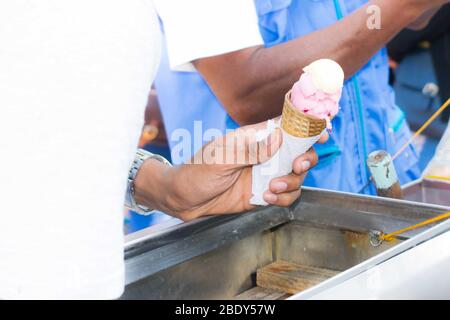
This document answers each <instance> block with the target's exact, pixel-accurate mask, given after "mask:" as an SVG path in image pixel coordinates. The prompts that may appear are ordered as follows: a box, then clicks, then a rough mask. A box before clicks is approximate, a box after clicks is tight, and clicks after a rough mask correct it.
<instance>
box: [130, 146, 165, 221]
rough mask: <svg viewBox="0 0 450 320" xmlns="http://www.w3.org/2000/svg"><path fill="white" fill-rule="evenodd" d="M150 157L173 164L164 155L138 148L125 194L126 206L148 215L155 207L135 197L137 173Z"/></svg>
mask: <svg viewBox="0 0 450 320" xmlns="http://www.w3.org/2000/svg"><path fill="white" fill-rule="evenodd" d="M148 159H155V160H158V161H160V162H162V163H164V164H166V165H168V166H172V164H171V163H170V162H169V161H168V160H167V159H166V158H164V157H162V156H160V155H158V154H153V153H151V152H148V151H146V150H144V149H138V150H137V151H136V155H135V157H134V161H133V164H132V165H131V168H130V171H129V173H128V181H127V193H126V196H125V206H126V207H127V208H129V209H131V210H133V211H134V212H136V213H138V214H140V215H144V216H148V215H150V214H152V213H153V211H154V209H151V208H147V207H145V206H142V205H140V204H138V203H137V202H136V200H135V199H134V179H135V178H136V176H137V173H138V171H139V169H140V168H141V166H142V164H143V163H144V161H145V160H148Z"/></svg>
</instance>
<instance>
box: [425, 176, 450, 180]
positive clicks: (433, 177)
mask: <svg viewBox="0 0 450 320" xmlns="http://www.w3.org/2000/svg"><path fill="white" fill-rule="evenodd" d="M424 178H425V179H432V180H446V181H450V177H443V176H425V177H424Z"/></svg>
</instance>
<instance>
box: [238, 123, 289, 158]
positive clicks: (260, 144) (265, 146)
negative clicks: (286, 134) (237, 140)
mask: <svg viewBox="0 0 450 320" xmlns="http://www.w3.org/2000/svg"><path fill="white" fill-rule="evenodd" d="M252 140H253V141H252ZM282 140H283V135H282V134H281V130H280V129H279V128H277V129H275V130H274V131H273V132H272V133H270V134H269V136H267V137H266V138H265V139H264V140H261V141H256V140H255V139H246V140H245V148H244V150H243V152H245V155H246V157H245V158H246V159H247V165H254V164H259V163H263V162H266V161H267V160H269V159H270V158H272V157H273V156H274V155H275V153H276V152H277V151H278V149H279V148H280V146H281V143H282Z"/></svg>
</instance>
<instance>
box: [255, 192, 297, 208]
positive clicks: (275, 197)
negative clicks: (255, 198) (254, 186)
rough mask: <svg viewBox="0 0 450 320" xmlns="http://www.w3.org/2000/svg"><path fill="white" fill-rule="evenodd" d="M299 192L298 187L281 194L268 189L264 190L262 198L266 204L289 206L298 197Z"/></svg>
mask: <svg viewBox="0 0 450 320" xmlns="http://www.w3.org/2000/svg"><path fill="white" fill-rule="evenodd" d="M300 194H301V190H300V189H298V190H296V191H292V192H286V193H281V194H273V193H271V192H269V191H266V192H265V193H264V195H263V198H264V201H266V202H267V203H268V204H271V205H275V206H279V207H289V206H290V205H291V204H293V203H294V202H295V201H296V200H297V199H298V198H299V197H300Z"/></svg>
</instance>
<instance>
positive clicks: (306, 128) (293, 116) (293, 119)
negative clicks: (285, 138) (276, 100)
mask: <svg viewBox="0 0 450 320" xmlns="http://www.w3.org/2000/svg"><path fill="white" fill-rule="evenodd" d="M326 127H327V121H326V120H325V119H319V118H317V117H314V116H311V115H308V114H305V113H303V112H301V111H300V110H298V109H297V108H295V107H294V105H293V104H292V102H291V91H289V92H288V93H287V94H286V96H285V98H284V106H283V114H282V116H281V128H282V129H283V130H284V131H285V132H286V133H288V134H290V135H291V136H294V137H298V138H308V137H315V136H318V135H319V134H321V133H322V132H323V130H325V128H326Z"/></svg>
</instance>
